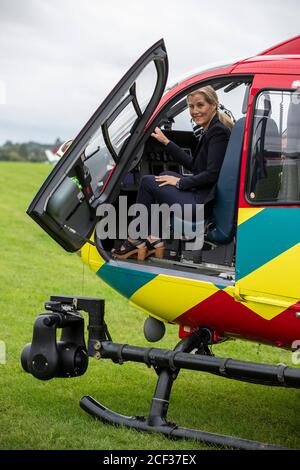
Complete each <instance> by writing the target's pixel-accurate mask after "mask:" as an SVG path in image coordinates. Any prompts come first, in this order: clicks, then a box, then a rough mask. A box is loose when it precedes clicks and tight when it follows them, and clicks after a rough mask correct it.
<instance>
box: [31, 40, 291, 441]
mask: <svg viewBox="0 0 300 470" xmlns="http://www.w3.org/2000/svg"><path fill="white" fill-rule="evenodd" d="M299 74H300V36H297V37H294V38H292V39H289V40H287V41H285V42H283V43H280V44H278V45H275V46H273V47H271V48H269V49H267V50H265V51H263V52H261V53H259V54H258V55H256V56H253V57H249V58H246V59H242V60H235V61H232V62H227V63H223V64H218V65H213V66H207V67H204V68H203V69H202V70H200V71H198V72H195V73H193V74H192V75H189V76H186V77H184V78H182V79H181V80H179V81H177V82H176V83H175V84H173V85H172V86H169V87H167V88H166V83H167V76H168V57H167V51H166V47H165V43H164V41H163V39H161V40H159V41H158V42H157V43H155V44H154V45H153V46H152V47H151V48H150V49H148V50H147V51H146V52H145V53H144V54H143V55H142V56H141V57H140V59H139V60H138V61H137V62H136V63H135V64H134V65H133V66H132V67H131V68H130V69H129V71H128V72H127V73H126V74H125V75H124V77H123V78H122V79H121V80H120V82H119V83H118V84H117V85H116V86H115V88H114V89H113V90H112V92H111V93H110V94H109V95H108V97H107V98H106V99H105V100H104V102H103V103H102V104H101V105H100V106H99V108H98V109H97V110H96V112H95V113H94V114H93V116H92V117H91V118H90V119H89V121H88V122H87V123H86V125H85V126H84V127H83V129H82V130H81V131H80V132H79V134H78V135H77V137H76V138H75V139H74V140H73V141H72V143H71V145H69V146H68V148H67V149H66V151H65V153H64V154H63V156H62V157H61V158H60V160H59V161H58V163H57V164H56V166H55V167H54V168H53V170H52V172H51V173H50V175H49V176H48V177H47V179H46V181H45V182H44V183H43V185H42V187H41V188H40V190H39V191H38V193H37V195H36V196H35V197H34V199H33V201H32V203H31V204H30V206H29V208H28V211H27V212H28V214H29V216H30V217H32V219H33V220H34V221H35V222H36V223H37V224H39V225H40V226H41V228H42V229H43V230H45V231H46V232H47V233H48V234H49V236H50V237H52V238H53V239H54V240H55V241H56V242H57V243H58V244H59V245H60V246H61V247H63V248H64V249H65V250H66V251H68V252H78V253H80V255H81V258H82V261H83V262H84V263H86V264H87V265H88V266H89V267H90V269H91V270H92V271H93V272H95V274H96V275H97V276H99V277H100V278H101V279H102V280H104V281H105V282H106V283H108V284H109V285H110V286H111V287H112V288H113V289H115V290H116V291H118V292H119V293H120V294H122V295H123V296H125V297H126V298H127V299H128V300H129V301H130V303H131V304H132V305H134V306H135V307H137V308H138V309H140V310H141V311H142V312H143V313H144V314H146V316H147V318H146V320H145V324H144V334H145V337H146V339H147V340H148V341H151V342H157V341H159V340H160V339H161V338H162V337H163V335H164V332H165V324H166V323H170V324H173V325H177V326H178V327H179V338H180V342H179V343H178V344H177V346H176V347H175V348H174V350H164V349H159V348H153V347H151V348H149V347H144V348H142V347H137V346H130V345H127V344H118V343H114V342H113V341H112V339H111V336H110V334H109V329H108V326H107V324H106V323H105V319H104V316H105V315H104V310H105V309H104V299H96V298H84V297H77V296H74V297H66V296H57V295H53V296H51V298H50V300H48V301H47V302H46V303H45V307H46V310H47V312H46V313H43V314H41V315H39V316H38V317H37V320H36V322H35V325H34V333H33V339H32V343H29V344H28V345H26V346H25V348H24V350H23V353H22V365H23V368H24V369H25V371H27V372H29V373H31V374H32V375H33V376H34V377H36V378H38V379H41V380H48V379H51V378H53V377H74V376H78V375H82V374H84V372H85V371H86V369H87V367H88V356H90V357H95V358H97V359H100V358H101V359H111V360H112V361H114V362H115V363H118V364H121V363H123V362H126V361H135V362H142V363H144V364H146V365H147V366H150V367H153V368H154V369H155V371H156V373H157V375H158V382H157V387H156V390H155V394H154V397H153V400H152V404H151V407H150V412H149V415H148V417H146V418H141V417H126V416H123V415H121V414H119V413H116V412H114V411H112V410H109V409H107V408H106V407H105V406H104V405H102V404H100V403H98V402H97V401H96V400H94V399H93V398H92V397H89V396H86V397H83V398H82V399H81V403H80V404H81V407H82V408H83V409H84V410H85V411H87V412H88V413H89V414H91V415H92V416H94V417H96V418H98V419H100V420H102V421H103V422H106V423H112V424H117V425H124V426H128V427H131V428H135V429H138V430H142V431H151V432H153V431H155V432H159V433H162V434H164V435H166V436H169V437H177V438H178V437H183V438H193V439H198V440H200V441H204V442H207V443H214V444H220V445H225V446H228V447H236V448H242V449H261V448H263V449H265V448H275V446H272V445H271V444H263V443H257V442H253V441H247V440H244V439H238V438H233V437H231V436H221V435H218V434H213V433H205V432H202V431H199V430H191V429H187V428H181V427H178V426H175V425H174V424H171V423H169V422H168V421H167V412H168V405H169V399H170V394H171V389H172V384H173V382H174V381H175V380H176V377H177V375H178V373H179V371H180V369H182V368H186V369H193V370H198V371H205V372H210V373H213V374H217V375H220V376H223V377H227V378H229V379H237V380H244V381H247V382H251V383H259V384H264V385H274V386H288V387H295V388H298V387H299V386H300V370H299V369H297V368H296V367H295V368H294V367H287V366H285V365H282V364H281V365H267V364H261V363H253V362H251V363H250V362H246V361H239V360H235V359H230V358H217V357H215V356H213V355H212V354H211V351H210V346H211V345H213V344H217V343H219V342H221V341H224V340H226V339H228V338H240V339H244V340H249V341H254V342H258V343H260V344H268V345H272V346H275V347H279V348H285V349H289V350H291V351H296V350H297V349H298V347H299V346H300V341H299V338H300V285H299V278H298V266H299V264H300V243H299V241H300V75H299ZM207 85H210V86H211V87H213V88H214V90H215V91H216V92H217V93H218V97H219V101H220V102H221V103H222V107H221V109H222V108H223V110H225V111H226V110H229V111H230V114H231V116H233V117H234V122H235V124H234V127H233V129H232V131H231V135H230V139H229V142H228V146H227V150H226V153H225V157H224V161H223V164H222V168H221V171H220V174H219V177H218V181H217V186H216V195H215V199H214V203H213V208H212V216H211V219H210V221H209V223H207V224H205V231H204V234H203V240H202V243H201V244H200V247H198V248H196V249H190V247H189V246H188V244H187V240H186V239H185V238H184V237H182V238H181V239H178V238H175V237H172V236H170V239H168V240H165V256H164V257H163V258H156V257H155V256H150V257H147V258H146V259H144V260H140V259H135V258H128V259H115V258H114V257H113V256H112V253H113V249H115V248H118V247H119V246H120V240H119V237H117V236H116V237H115V238H107V239H101V238H100V237H99V236H98V231H97V226H98V224H99V222H100V220H101V216H99V213H100V212H99V209H101V207H102V206H103V205H104V204H107V203H110V204H112V205H113V206H114V208H115V210H116V214H117V215H118V212H120V211H121V209H120V204H119V202H120V198H121V197H122V196H123V197H124V196H126V197H127V199H128V201H129V202H130V203H134V202H135V200H136V196H137V191H138V187H139V182H140V179H141V177H142V176H143V175H146V174H152V175H159V174H160V173H161V172H163V171H166V170H171V171H176V172H177V173H180V174H182V175H184V174H185V169H184V168H183V167H182V166H181V165H179V164H178V163H177V162H176V161H174V159H173V158H172V156H171V155H169V154H168V153H167V151H166V149H164V148H163V146H162V145H161V144H159V142H157V141H155V139H153V137H151V133H152V132H153V130H154V129H155V127H160V128H161V129H162V130H163V132H164V133H165V134H166V135H167V136H168V138H169V139H171V140H172V141H173V142H175V143H176V144H177V145H179V146H180V147H181V148H183V149H185V151H186V152H187V153H189V154H192V152H193V149H194V146H195V143H196V137H195V133H194V132H193V129H192V127H191V126H190V121H189V117H188V112H187V100H186V97H187V94H188V93H190V92H191V91H193V90H197V89H199V88H200V87H203V86H207ZM117 225H118V223H117ZM81 311H85V312H87V313H88V315H89V325H88V331H89V337H88V345H87V346H86V344H85V339H84V320H83V317H82V315H81V314H80V312H81ZM57 329H61V330H62V333H61V338H60V341H57V340H56V330H57Z"/></svg>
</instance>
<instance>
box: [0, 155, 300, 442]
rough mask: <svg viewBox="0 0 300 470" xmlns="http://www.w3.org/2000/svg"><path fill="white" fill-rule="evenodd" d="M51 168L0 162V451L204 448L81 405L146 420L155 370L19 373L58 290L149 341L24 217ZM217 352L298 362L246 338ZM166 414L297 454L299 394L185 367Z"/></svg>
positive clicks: (136, 320)
mask: <svg viewBox="0 0 300 470" xmlns="http://www.w3.org/2000/svg"><path fill="white" fill-rule="evenodd" d="M50 169H51V168H50V166H48V165H46V164H22V163H1V164H0V188H1V189H0V192H1V197H0V214H1V218H0V220H1V222H0V231H1V232H0V233H1V245H2V250H1V261H0V266H1V269H0V315H1V316H0V341H4V342H5V344H6V348H7V362H6V364H2V365H1V364H0V449H107V450H110V449H114V450H116V449H120V450H123V449H152V450H154V449H157V450H161V449H176V450H179V449H183V450H188V449H206V448H207V447H206V446H205V445H203V444H200V443H197V442H193V441H171V440H168V439H166V438H164V437H161V436H158V435H152V434H151V435H150V434H144V433H137V432H135V431H131V430H127V429H120V428H114V427H112V426H107V425H103V424H101V423H100V422H97V421H95V420H93V419H92V418H91V417H90V416H89V415H87V414H86V413H84V412H83V411H82V410H81V409H80V408H79V405H78V403H79V399H80V398H81V396H83V395H92V396H93V397H94V398H96V399H97V400H98V401H100V402H102V403H103V404H105V405H106V406H108V407H110V408H112V409H114V410H116V411H119V412H121V413H122V414H126V415H144V414H147V412H148V409H149V405H150V400H151V397H152V393H153V390H154V387H155V383H156V374H155V373H154V371H153V370H150V369H148V368H147V367H145V366H143V365H142V364H132V363H128V364H125V365H123V366H117V365H115V364H113V363H111V362H110V361H102V362H101V361H100V362H97V361H96V360H94V359H90V365H89V369H88V371H87V373H86V374H85V375H84V376H82V377H78V378H76V379H53V380H51V381H48V382H41V381H38V380H36V379H34V378H33V377H32V376H31V375H29V374H26V373H25V372H24V371H23V370H22V368H21V365H20V354H21V351H22V348H23V346H24V345H25V343H27V342H30V341H31V335H32V327H33V322H34V319H35V318H36V316H37V315H38V314H39V313H41V312H42V311H43V304H44V301H45V300H47V299H49V296H50V295H51V294H63V295H84V296H94V297H97V296H98V297H103V298H105V300H106V321H107V323H108V324H109V327H110V330H111V334H112V337H113V339H114V340H115V341H116V342H125V343H130V344H136V345H147V342H146V340H145V339H144V338H143V334H142V330H143V321H144V316H143V314H142V313H140V312H139V311H137V310H135V309H133V308H132V307H130V306H129V305H128V304H127V302H126V300H125V299H124V298H122V297H121V296H120V295H119V294H117V293H115V292H114V291H113V290H112V289H111V288H110V287H108V286H107V285H105V284H104V283H103V282H102V281H101V280H99V279H98V278H97V277H96V276H95V274H93V273H92V272H90V271H89V270H88V268H87V267H84V266H83V264H82V263H81V260H80V258H79V257H78V256H76V255H73V254H69V253H66V252H65V251H64V250H63V249H62V248H60V247H59V246H58V245H57V244H56V243H55V242H54V241H52V240H51V239H50V238H49V237H48V236H47V234H46V233H44V232H43V231H42V230H41V229H40V228H39V227H38V226H37V225H36V224H35V223H34V222H33V221H32V220H31V219H30V218H29V217H28V216H27V215H26V213H25V211H26V208H27V207H28V204H29V202H30V201H31V200H32V198H33V196H34V194H35V193H36V191H37V189H38V188H39V187H40V185H41V183H42V182H43V180H44V179H45V177H46V175H47V174H48V173H49V171H50ZM177 340H178V338H177V327H174V326H173V327H172V326H168V328H167V335H166V336H165V338H164V339H163V341H161V343H159V344H158V346H161V347H169V348H173V346H174V345H175V344H176V342H177ZM214 353H215V354H218V355H220V356H224V357H225V356H229V357H234V358H239V359H245V360H253V361H260V362H268V363H279V362H284V363H286V364H287V365H292V364H291V354H290V353H289V352H286V351H282V350H279V349H275V348H270V347H267V346H258V345H256V344H251V343H246V342H242V341H230V342H227V343H224V344H223V345H218V346H215V347H214ZM168 417H169V419H170V420H172V421H175V422H177V424H180V425H181V426H185V427H193V428H199V429H202V430H205V431H210V432H218V433H220V434H230V435H234V436H238V437H242V438H245V439H254V440H258V441H263V442H269V443H273V444H277V445H281V446H287V447H292V448H297V449H300V432H299V427H300V400H299V392H298V391H297V390H292V389H284V388H278V389H277V388H274V387H273V388H269V387H263V386H258V385H250V384H246V383H242V382H234V381H229V380H226V379H224V378H219V377H215V376H213V375H209V374H205V373H199V372H187V371H182V372H181V373H180V375H179V377H178V379H177V381H176V383H175V386H174V388H173V392H172V396H171V405H170V410H169V416H168Z"/></svg>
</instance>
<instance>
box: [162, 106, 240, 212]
mask: <svg viewBox="0 0 300 470" xmlns="http://www.w3.org/2000/svg"><path fill="white" fill-rule="evenodd" d="M230 132H231V131H230V129H229V128H228V127H227V126H225V125H224V124H222V123H221V122H220V120H219V118H218V116H217V115H216V116H214V118H213V119H212V121H211V123H210V125H209V127H208V129H207V131H206V132H205V133H204V135H203V136H202V138H201V140H200V142H199V143H198V145H197V146H196V149H195V152H194V155H193V157H191V156H190V155H188V154H187V153H186V152H185V151H184V150H182V149H181V148H180V147H178V145H176V144H175V143H174V142H171V141H170V142H169V143H168V144H167V146H166V150H167V152H168V153H169V154H170V155H172V156H173V157H174V159H175V160H176V161H177V162H179V163H180V164H181V165H183V166H184V167H185V168H187V169H188V170H190V171H191V172H192V175H190V176H183V177H182V178H181V179H180V186H179V187H180V189H182V190H184V191H186V190H189V191H195V192H196V193H197V201H198V202H199V203H202V204H205V203H207V202H209V201H211V200H212V199H213V198H214V194H215V187H216V183H217V181H218V176H219V173H220V170H221V166H222V163H223V159H224V155H225V152H226V148H227V144H228V140H229V137H230Z"/></svg>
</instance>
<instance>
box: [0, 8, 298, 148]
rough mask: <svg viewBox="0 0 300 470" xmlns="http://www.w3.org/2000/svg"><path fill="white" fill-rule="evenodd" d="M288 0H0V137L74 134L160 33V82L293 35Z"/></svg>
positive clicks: (40, 138)
mask: <svg viewBox="0 0 300 470" xmlns="http://www.w3.org/2000/svg"><path fill="white" fill-rule="evenodd" d="M299 14H300V3H299V2H298V0H285V2H282V0H280V1H278V0H265V1H264V2H261V0H251V1H245V0H227V1H224V0H214V1H212V2H208V1H207V0H150V1H146V0H127V1H125V0H0V50H1V53H0V144H3V143H4V142H5V141H6V140H11V141H13V142H28V141H30V140H34V141H37V142H41V143H52V142H54V140H55V139H56V138H57V137H60V138H61V139H62V140H67V139H69V138H74V137H75V135H76V134H77V133H78V132H79V130H80V129H81V128H82V127H83V125H84V124H85V123H86V121H87V120H88V119H89V117H90V116H91V115H92V113H93V112H94V111H95V110H96V109H97V107H98V106H99V104H100V103H101V102H102V101H103V99H104V98H105V97H106V95H107V94H108V93H109V92H110V91H111V89H112V88H113V87H114V85H115V84H116V83H117V82H118V81H119V79H120V78H121V77H122V75H123V74H124V73H125V72H126V71H127V70H128V68H129V67H130V66H131V65H132V64H133V63H134V62H135V61H136V60H137V59H138V58H139V56H141V55H142V54H143V52H145V50H147V49H148V48H149V47H150V46H151V45H152V44H153V43H155V42H156V41H157V40H159V39H160V38H164V40H165V43H166V47H167V51H168V58H169V82H174V81H175V80H176V78H177V77H178V76H183V75H188V73H189V72H190V71H193V70H201V67H202V66H203V65H205V64H209V63H214V62H218V61H220V62H222V61H224V62H226V61H227V60H228V59H229V60H230V59H232V58H233V59H236V58H246V57H250V56H253V55H256V54H257V53H259V52H261V51H263V50H265V49H267V48H269V47H271V46H272V45H275V44H277V43H279V42H281V41H284V40H286V39H289V38H291V37H293V36H296V35H298V34H300V31H299V30H300V28H299Z"/></svg>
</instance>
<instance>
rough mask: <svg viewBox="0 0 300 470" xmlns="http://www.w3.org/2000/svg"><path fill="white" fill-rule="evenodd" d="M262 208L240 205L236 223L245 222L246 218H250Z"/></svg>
mask: <svg viewBox="0 0 300 470" xmlns="http://www.w3.org/2000/svg"><path fill="white" fill-rule="evenodd" d="M263 210H264V208H258V207H254V208H253V207H251V208H249V207H240V208H239V212H238V225H240V224H242V223H243V222H246V220H248V219H251V217H253V216H254V215H256V214H258V213H259V212H261V211H263Z"/></svg>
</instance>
